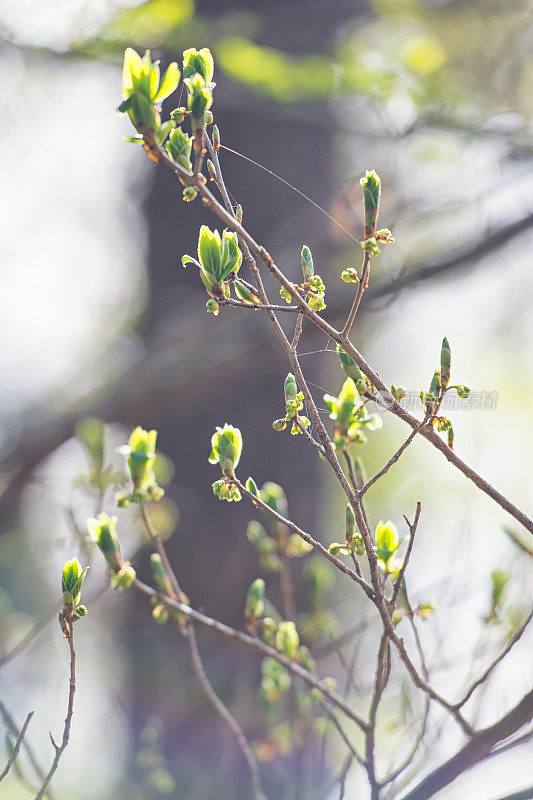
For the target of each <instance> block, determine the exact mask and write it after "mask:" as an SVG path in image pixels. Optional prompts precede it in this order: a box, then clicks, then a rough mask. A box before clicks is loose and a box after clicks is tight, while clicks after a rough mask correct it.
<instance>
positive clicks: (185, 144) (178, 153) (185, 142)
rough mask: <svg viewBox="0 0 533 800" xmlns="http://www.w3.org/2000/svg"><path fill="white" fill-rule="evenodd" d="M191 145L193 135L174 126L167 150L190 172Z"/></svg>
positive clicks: (174, 159) (177, 162)
mask: <svg viewBox="0 0 533 800" xmlns="http://www.w3.org/2000/svg"><path fill="white" fill-rule="evenodd" d="M172 113H174V112H172ZM191 147H192V139H191V137H190V136H188V134H186V133H184V131H182V130H181V128H174V129H173V130H171V131H170V134H169V137H168V141H167V143H166V144H165V150H166V151H167V153H168V154H169V156H170V157H171V158H172V160H173V161H175V162H176V164H179V165H180V167H183V168H184V169H186V170H188V171H189V172H190V171H191V170H192V164H191ZM186 188H189V189H192V188H193V187H192V186H189V187H186Z"/></svg>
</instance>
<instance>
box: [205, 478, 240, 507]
mask: <svg viewBox="0 0 533 800" xmlns="http://www.w3.org/2000/svg"><path fill="white" fill-rule="evenodd" d="M211 487H212V489H213V494H214V495H216V497H218V499H219V500H226V502H228V503H238V502H239V500H242V495H241V493H240V491H239V488H238V487H237V486H235V484H234V483H232V482H231V481H230V480H228V479H227V478H220V479H219V480H218V481H215V482H214V483H213V484H211Z"/></svg>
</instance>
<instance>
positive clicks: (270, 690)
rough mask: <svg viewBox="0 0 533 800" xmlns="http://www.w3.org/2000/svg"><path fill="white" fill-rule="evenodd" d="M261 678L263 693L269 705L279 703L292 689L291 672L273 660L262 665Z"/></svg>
mask: <svg viewBox="0 0 533 800" xmlns="http://www.w3.org/2000/svg"><path fill="white" fill-rule="evenodd" d="M261 676H262V677H261V693H262V695H263V698H264V699H265V700H266V701H267V702H268V703H276V702H278V701H279V700H280V699H281V698H282V697H283V695H285V694H286V693H287V692H288V690H289V689H290V687H291V682H292V681H291V676H290V674H289V672H288V671H287V670H286V669H285V667H284V666H282V664H280V663H279V662H278V661H276V660H275V659H273V658H266V659H265V660H264V661H263V662H262V663H261Z"/></svg>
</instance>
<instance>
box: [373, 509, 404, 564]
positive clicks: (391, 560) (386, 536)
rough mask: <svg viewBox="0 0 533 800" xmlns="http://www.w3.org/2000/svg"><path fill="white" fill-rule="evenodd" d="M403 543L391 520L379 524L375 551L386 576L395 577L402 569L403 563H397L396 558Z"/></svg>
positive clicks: (376, 532)
mask: <svg viewBox="0 0 533 800" xmlns="http://www.w3.org/2000/svg"><path fill="white" fill-rule="evenodd" d="M402 541H403V539H400V538H399V536H398V529H397V528H396V525H395V524H394V523H393V522H391V521H390V520H388V521H387V522H383V521H382V520H380V521H379V522H378V524H377V525H376V531H375V542H376V546H375V551H376V555H377V557H378V564H379V566H380V567H381V569H382V570H383V572H384V573H385V575H394V574H396V573H397V572H398V570H399V569H400V568H401V562H398V561H396V559H395V557H394V556H395V553H396V551H397V550H398V548H399V546H400V545H401V543H402Z"/></svg>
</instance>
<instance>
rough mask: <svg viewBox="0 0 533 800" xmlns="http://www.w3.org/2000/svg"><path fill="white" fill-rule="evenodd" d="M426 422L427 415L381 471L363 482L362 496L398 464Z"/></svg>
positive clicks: (360, 491) (360, 492) (360, 493)
mask: <svg viewBox="0 0 533 800" xmlns="http://www.w3.org/2000/svg"><path fill="white" fill-rule="evenodd" d="M426 422H427V420H426V417H424V419H423V420H422V422H421V423H420V424H419V425H417V427H416V428H413V430H412V431H411V433H410V434H409V436H408V437H407V439H406V440H405V442H404V443H403V444H402V445H401V447H399V448H398V450H396V452H395V453H394V455H393V456H391V457H390V458H389V460H388V461H387V463H386V464H385V466H384V467H382V469H380V470H379V472H376V474H375V475H374V477H373V478H370V480H368V481H367V482H366V483H365V484H363V486H361V488H360V489H359V495H360V496H361V497H362V496H363V495H364V494H366V492H367V491H368V490H369V489H370V487H371V486H373V485H374V484H375V483H376V482H377V481H379V479H380V478H382V477H383V476H384V475H385V473H387V472H388V471H389V469H390V468H391V467H392V465H393V464H396V462H397V461H398V459H399V458H400V456H401V455H402V453H403V452H404V451H405V450H407V448H408V447H409V445H410V444H411V442H412V441H413V439H414V438H415V436H416V434H417V433H419V431H420V430H421V429H422V428H423V427H424V425H425V424H426Z"/></svg>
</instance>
